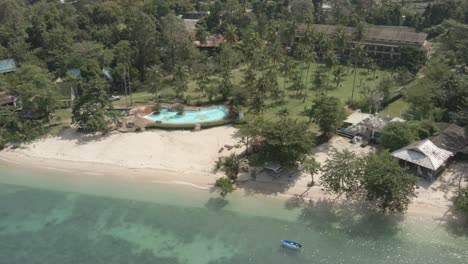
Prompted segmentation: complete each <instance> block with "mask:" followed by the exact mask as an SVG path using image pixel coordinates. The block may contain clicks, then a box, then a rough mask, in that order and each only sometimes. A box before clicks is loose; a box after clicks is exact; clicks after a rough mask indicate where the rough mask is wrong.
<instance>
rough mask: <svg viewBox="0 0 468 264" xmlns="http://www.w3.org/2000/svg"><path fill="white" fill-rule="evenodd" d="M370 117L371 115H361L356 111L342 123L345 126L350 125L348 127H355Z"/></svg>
mask: <svg viewBox="0 0 468 264" xmlns="http://www.w3.org/2000/svg"><path fill="white" fill-rule="evenodd" d="M370 116H371V114H366V113H362V112H359V111H356V112H354V113H352V114H350V115H349V116H348V117H347V118H346V120H345V121H343V123H346V124H350V125H353V126H355V125H357V124H359V123H361V122H362V121H364V120H366V119H367V118H369V117H370Z"/></svg>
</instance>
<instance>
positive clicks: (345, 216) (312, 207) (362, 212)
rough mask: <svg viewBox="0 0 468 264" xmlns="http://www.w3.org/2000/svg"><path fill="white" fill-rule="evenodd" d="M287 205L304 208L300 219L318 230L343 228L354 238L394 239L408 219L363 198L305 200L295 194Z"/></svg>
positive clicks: (339, 229) (341, 230)
mask: <svg viewBox="0 0 468 264" xmlns="http://www.w3.org/2000/svg"><path fill="white" fill-rule="evenodd" d="M301 202H302V203H301ZM285 206H286V207H290V208H297V207H300V208H302V209H301V213H300V215H299V221H301V222H303V223H305V224H306V225H308V226H310V227H312V228H314V229H317V230H323V231H329V232H333V231H340V232H344V233H346V234H347V235H349V236H351V237H365V238H370V239H388V238H391V237H393V236H395V235H396V234H397V233H398V231H399V229H400V227H399V224H400V223H401V221H402V220H403V219H404V217H403V215H401V214H393V215H388V214H383V213H382V212H379V211H378V210H377V208H375V207H374V206H372V205H370V204H368V203H366V202H361V201H344V202H341V201H340V202H335V201H334V200H332V199H320V200H317V201H312V200H310V201H304V200H300V197H294V198H291V199H290V200H289V201H288V202H286V205H285Z"/></svg>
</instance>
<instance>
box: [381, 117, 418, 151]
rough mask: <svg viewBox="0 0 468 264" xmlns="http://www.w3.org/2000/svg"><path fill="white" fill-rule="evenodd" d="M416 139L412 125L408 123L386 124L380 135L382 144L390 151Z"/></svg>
mask: <svg viewBox="0 0 468 264" xmlns="http://www.w3.org/2000/svg"><path fill="white" fill-rule="evenodd" d="M415 139H416V136H415V134H414V133H413V130H412V129H411V127H410V126H409V125H408V124H406V123H390V124H388V125H386V126H385V127H384V128H383V130H382V133H381V136H380V144H381V145H382V147H383V148H385V149H388V150H389V151H394V150H397V149H399V148H402V147H404V146H406V145H408V144H410V143H411V142H413V141H414V140H415Z"/></svg>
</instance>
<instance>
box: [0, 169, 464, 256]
mask: <svg viewBox="0 0 468 264" xmlns="http://www.w3.org/2000/svg"><path fill="white" fill-rule="evenodd" d="M341 209H342V210H340V212H338V211H335V210H332V209H330V207H329V203H328V202H327V201H319V202H317V203H313V204H309V203H306V204H297V203H295V201H293V200H290V201H286V202H285V201H282V200H280V199H272V198H270V199H265V198H264V197H261V196H255V195H254V196H247V197H245V196H241V195H239V194H234V195H232V196H230V197H229V199H228V200H227V201H224V200H222V199H219V198H218V196H217V195H216V193H211V192H207V191H203V190H197V189H193V188H190V187H186V186H174V185H164V184H154V183H150V182H138V181H136V180H131V179H123V178H122V179H120V178H119V179H115V180H112V181H110V180H109V179H108V178H107V177H105V176H86V175H80V176H77V175H68V174H67V175H64V174H60V173H49V172H48V173H43V172H38V171H35V172H30V171H27V170H18V169H14V168H11V167H6V166H4V167H3V168H2V166H1V165H0V256H1V258H0V263H8V264H16V263H18V264H20V263H21V264H24V263H47V264H54V263H57V264H58V263H60V264H63V263H93V264H94V263H139V264H146V263H158V264H161V263H162V264H172V263H174V264H178V263H180V264H182V263H196V264H198V263H200V264H201V263H208V264H215V263H227V264H229V263H236V264H239V263H268V264H270V263H271V264H276V263H282V264H283V263H295V264H298V263H364V264H365V263H372V264H374V263H421V264H422V263H424V264H426V263H449V264H450V263H467V262H468V261H467V260H468V240H467V237H466V236H465V234H466V233H463V231H464V229H462V230H460V229H459V228H452V226H451V225H449V224H445V223H444V224H440V223H436V222H434V221H433V220H432V219H427V218H414V217H413V218H408V219H406V220H402V219H400V218H398V217H382V216H375V215H366V214H360V213H359V210H350V208H346V207H343V208H341ZM454 230H457V231H456V232H455V231H454ZM280 239H294V240H297V241H300V242H301V243H302V244H303V245H304V248H303V250H302V251H298V252H296V251H291V250H288V249H285V248H282V247H281V246H280V245H279V240H280Z"/></svg>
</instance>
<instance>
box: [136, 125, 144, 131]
mask: <svg viewBox="0 0 468 264" xmlns="http://www.w3.org/2000/svg"><path fill="white" fill-rule="evenodd" d="M141 131H143V129H142V128H141V127H140V126H137V127H136V128H135V132H141Z"/></svg>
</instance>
